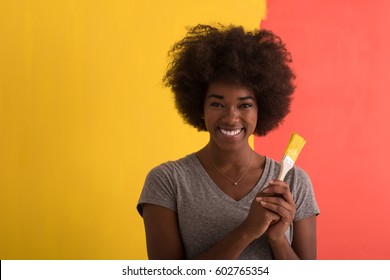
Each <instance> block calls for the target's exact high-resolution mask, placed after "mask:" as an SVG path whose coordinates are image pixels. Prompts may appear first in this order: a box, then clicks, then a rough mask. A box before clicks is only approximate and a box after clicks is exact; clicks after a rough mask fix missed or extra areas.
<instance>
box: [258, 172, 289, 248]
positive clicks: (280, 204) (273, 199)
mask: <svg viewBox="0 0 390 280" xmlns="http://www.w3.org/2000/svg"><path fill="white" fill-rule="evenodd" d="M259 195H260V196H258V197H256V200H257V201H258V202H260V204H261V206H262V207H264V208H265V209H267V210H269V211H272V212H273V213H275V214H277V215H278V216H279V218H280V219H279V220H278V222H276V223H273V224H271V225H270V226H269V227H268V230H267V235H268V239H269V240H270V241H273V242H278V241H281V240H283V239H284V238H285V232H286V231H287V229H288V227H289V226H290V224H291V223H292V222H293V220H294V217H295V212H296V206H295V203H294V200H293V197H292V195H291V192H290V187H289V186H288V184H287V183H286V182H284V181H280V180H275V181H270V182H269V185H268V186H267V187H266V188H265V189H264V190H263V191H262V192H261V193H260V194H259Z"/></svg>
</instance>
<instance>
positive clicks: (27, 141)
mask: <svg viewBox="0 0 390 280" xmlns="http://www.w3.org/2000/svg"><path fill="white" fill-rule="evenodd" d="M0 1H1V2H0V40H1V41H0V226H1V228H0V259H143V258H146V252H145V240H144V231H143V224H142V219H141V218H140V217H139V216H138V214H137V212H136V210H135V205H136V202H137V199H138V196H139V193H140V190H141V188H142V184H143V180H144V178H145V175H146V173H147V171H148V170H149V169H150V168H152V167H153V166H155V165H156V164H158V163H161V162H163V161H166V160H169V159H175V158H178V157H181V156H183V155H185V154H187V153H189V152H192V151H194V150H196V149H198V148H200V147H201V146H202V145H204V144H205V143H206V141H207V135H206V134H205V133H198V132H197V131H196V130H195V129H193V128H191V127H189V126H187V125H184V124H183V122H182V121H181V119H180V118H179V117H178V116H177V114H176V112H175V110H174V107H173V102H172V97H171V95H170V94H169V91H168V90H167V89H164V88H163V87H162V86H161V77H162V76H163V73H164V70H165V69H166V62H167V57H166V53H167V51H168V49H169V47H170V46H171V44H172V43H173V42H174V41H176V40H177V39H179V38H180V37H182V36H183V35H184V34H185V26H189V25H194V24H196V23H199V22H200V23H210V22H222V23H236V24H242V25H244V26H246V27H248V28H251V29H253V28H256V27H258V26H259V24H260V20H261V18H263V17H264V14H265V0H258V1H255V0H252V1H249V0H247V1H238V0H236V1H233V0H186V1H179V0H177V1H173V0H165V1H156V0H155V1H151V0H100V1H99V0H89V1H87V0H63V1H60V0H57V1H55V0H34V1H27V0H26V1H22V0H12V1H6V0H0Z"/></svg>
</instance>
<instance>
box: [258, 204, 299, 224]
mask: <svg viewBox="0 0 390 280" xmlns="http://www.w3.org/2000/svg"><path fill="white" fill-rule="evenodd" d="M260 204H261V205H262V206H263V207H264V208H266V209H268V210H270V211H272V212H275V213H277V214H278V215H280V216H281V217H282V219H283V218H285V219H288V220H290V221H291V220H292V219H293V218H294V216H295V209H294V208H291V207H290V205H289V204H287V205H283V206H282V205H280V204H274V203H270V202H266V201H260ZM284 206H287V207H284Z"/></svg>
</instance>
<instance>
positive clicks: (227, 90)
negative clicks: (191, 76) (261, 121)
mask: <svg viewBox="0 0 390 280" xmlns="http://www.w3.org/2000/svg"><path fill="white" fill-rule="evenodd" d="M213 95H218V96H221V97H224V98H228V97H237V98H239V97H252V98H254V99H256V96H255V94H254V93H253V91H252V90H250V89H248V88H246V87H243V86H239V85H233V84H229V83H223V82H213V83H210V85H209V87H208V89H207V94H206V98H207V97H211V96H213Z"/></svg>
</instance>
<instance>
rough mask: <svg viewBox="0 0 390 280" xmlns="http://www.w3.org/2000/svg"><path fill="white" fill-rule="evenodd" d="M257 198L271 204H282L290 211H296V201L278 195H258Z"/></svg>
mask: <svg viewBox="0 0 390 280" xmlns="http://www.w3.org/2000/svg"><path fill="white" fill-rule="evenodd" d="M256 200H257V201H258V202H260V201H263V202H266V203H270V204H275V205H280V206H281V207H283V208H286V209H287V210H290V211H295V209H296V206H295V203H294V201H292V202H289V201H286V200H285V199H283V198H280V197H276V196H268V197H267V196H266V197H257V198H256Z"/></svg>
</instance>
